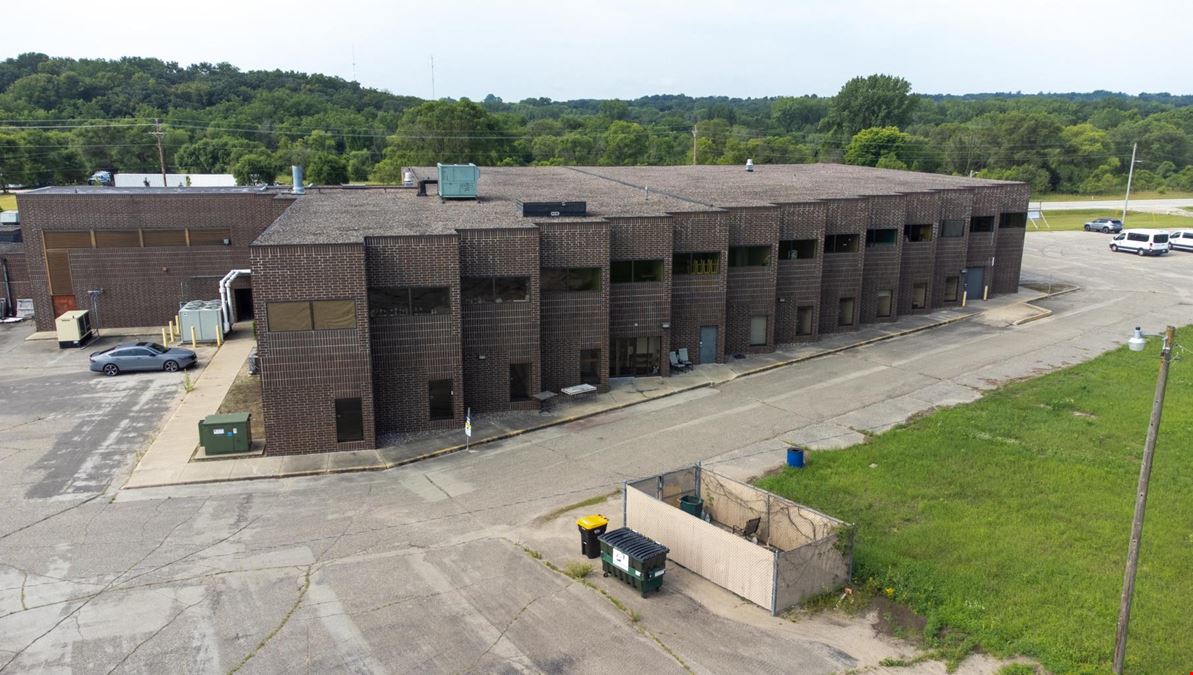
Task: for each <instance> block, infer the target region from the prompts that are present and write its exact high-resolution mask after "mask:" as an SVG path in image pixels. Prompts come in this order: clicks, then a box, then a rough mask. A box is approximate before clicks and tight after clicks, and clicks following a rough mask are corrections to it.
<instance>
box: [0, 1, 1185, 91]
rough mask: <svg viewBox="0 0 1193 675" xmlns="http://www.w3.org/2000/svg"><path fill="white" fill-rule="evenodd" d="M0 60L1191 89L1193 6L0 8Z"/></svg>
mask: <svg viewBox="0 0 1193 675" xmlns="http://www.w3.org/2000/svg"><path fill="white" fill-rule="evenodd" d="M5 5H6V6H5V9H4V12H3V16H4V18H5V21H4V24H5V26H6V28H5V30H4V31H3V37H2V38H0V54H2V55H3V56H5V57H8V56H14V55H16V54H19V53H22V52H28V51H37V52H44V53H47V54H51V55H55V56H71V57H102V58H118V57H120V56H154V57H158V58H162V59H165V60H171V61H178V62H179V63H182V64H190V63H195V62H201V61H209V62H220V61H227V62H230V63H232V64H234V65H236V66H238V67H240V68H241V69H244V70H250V69H273V68H281V69H286V70H299V71H305V72H319V73H325V74H328V75H339V76H341V77H344V78H346V79H352V78H353V55H354V54H355V62H356V64H355V79H357V80H358V81H360V82H361V83H362V84H363V85H365V86H369V87H376V88H381V89H386V90H389V91H391V92H394V93H397V94H409V95H413V96H419V97H423V98H429V97H430V96H431V95H432V91H431V58H432V56H434V62H435V76H434V81H435V90H434V93H435V95H436V96H438V97H444V96H450V97H461V96H467V97H469V98H473V99H480V98H483V97H484V96H485V95H486V94H489V93H492V94H495V95H497V96H500V97H502V98H503V99H505V100H507V101H514V100H519V99H523V98H527V97H538V96H546V97H549V98H552V99H557V100H561V99H572V98H614V97H617V98H635V97H638V96H643V95H648V94H663V93H671V94H678V93H683V94H688V95H692V96H701V95H727V96H739V97H747V96H776V95H799V94H821V95H831V94H833V93H835V92H836V91H837V90H838V89H839V88H840V86H841V84H842V83H844V82H845V80H847V79H849V78H850V77H853V76H855V75H867V74H870V73H875V72H882V73H891V74H895V75H899V76H902V77H904V78H906V79H908V80H909V81H910V82H911V84H912V87H913V89H914V90H915V91H917V92H921V93H954V94H961V93H972V92H991V91H1022V92H1025V93H1035V92H1039V91H1092V90H1095V89H1108V90H1114V91H1124V92H1127V93H1138V92H1141V91H1148V92H1158V91H1167V92H1171V93H1191V92H1193V46H1191V42H1190V38H1189V35H1190V30H1191V28H1190V27H1191V26H1193V0H1134V1H1131V2H1123V1H1122V0H1118V1H1115V2H1109V1H1102V0H1083V1H1081V2H1078V1H1074V0H982V1H980V2H973V1H970V0H902V1H901V0H861V1H856V2H850V1H846V0H816V1H813V0H792V1H790V2H748V3H747V2H741V3H737V2H732V1H731V0H719V1H713V2H705V1H704V0H683V1H672V0H657V1H653V2H652V1H651V0H640V1H638V2H632V1H623V0H596V1H589V2H583V1H581V0H517V1H515V2H498V1H488V2H485V1H478V0H456V1H455V2H444V1H443V0H430V1H427V2H410V1H409V0H400V1H393V0H391V1H388V2H383V1H366V0H341V1H340V2H327V1H323V2H306V1H305V0H296V1H293V2H285V1H281V2H268V3H266V2H261V1H260V0H239V1H237V2H232V1H229V0H203V1H202V2H195V1H193V0H191V1H183V2H127V1H122V0H106V1H105V2H98V3H97V2H86V3H84V2H78V1H77V0H69V1H67V2H55V3H45V2H41V3H37V2H18V1H16V0H11V1H10V2H7V3H5Z"/></svg>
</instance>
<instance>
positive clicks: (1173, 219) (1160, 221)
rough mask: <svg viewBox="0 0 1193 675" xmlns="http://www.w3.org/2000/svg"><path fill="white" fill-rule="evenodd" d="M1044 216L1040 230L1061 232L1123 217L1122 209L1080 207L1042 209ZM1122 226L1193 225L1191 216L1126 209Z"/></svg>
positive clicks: (1168, 226)
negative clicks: (1064, 209)
mask: <svg viewBox="0 0 1193 675" xmlns="http://www.w3.org/2000/svg"><path fill="white" fill-rule="evenodd" d="M1044 217H1045V218H1047V219H1048V224H1047V225H1045V224H1044V223H1043V222H1040V223H1039V226H1040V231H1042V232H1049V231H1051V232H1063V231H1066V230H1080V229H1081V226H1082V225H1085V223H1086V222H1088V221H1090V220H1093V219H1094V218H1119V219H1121V218H1122V217H1123V212H1122V209H1119V210H1118V211H1105V210H1100V209H1081V210H1078V211H1049V210H1048V209H1044ZM1123 227H1127V228H1138V227H1151V228H1158V229H1162V230H1171V229H1176V228H1185V227H1193V217H1189V216H1170V215H1168V214H1164V213H1147V212H1145V211H1128V212H1127V219H1126V220H1125V221H1123ZM1028 229H1030V230H1034V229H1035V226H1034V225H1030V224H1029V225H1028Z"/></svg>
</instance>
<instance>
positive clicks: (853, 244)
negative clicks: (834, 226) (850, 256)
mask: <svg viewBox="0 0 1193 675" xmlns="http://www.w3.org/2000/svg"><path fill="white" fill-rule="evenodd" d="M857 240H858V236H857V235H856V234H830V235H828V236H827V237H825V238H824V252H825V253H826V254H828V253H856V252H857Z"/></svg>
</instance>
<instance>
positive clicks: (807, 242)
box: [779, 239, 816, 260]
mask: <svg viewBox="0 0 1193 675" xmlns="http://www.w3.org/2000/svg"><path fill="white" fill-rule="evenodd" d="M815 257H816V240H815V239H784V240H783V241H780V242H779V260H803V259H804V258H815Z"/></svg>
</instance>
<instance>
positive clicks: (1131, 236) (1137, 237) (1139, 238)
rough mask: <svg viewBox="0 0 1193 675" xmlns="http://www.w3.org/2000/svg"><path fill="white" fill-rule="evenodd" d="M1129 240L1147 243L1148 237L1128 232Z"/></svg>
mask: <svg viewBox="0 0 1193 675" xmlns="http://www.w3.org/2000/svg"><path fill="white" fill-rule="evenodd" d="M1127 239H1128V240H1130V241H1147V235H1146V234H1139V233H1138V232H1128V233H1127Z"/></svg>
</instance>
